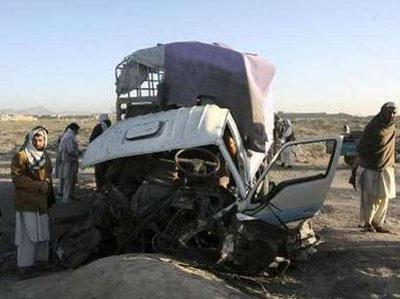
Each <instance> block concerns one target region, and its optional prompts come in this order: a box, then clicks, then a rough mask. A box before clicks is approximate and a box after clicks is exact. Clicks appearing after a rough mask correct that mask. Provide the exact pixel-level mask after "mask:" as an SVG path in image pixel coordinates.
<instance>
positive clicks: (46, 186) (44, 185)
mask: <svg viewBox="0 0 400 299" xmlns="http://www.w3.org/2000/svg"><path fill="white" fill-rule="evenodd" d="M49 186H50V184H49V183H48V182H47V181H43V182H40V185H39V193H41V194H46V193H47V192H48V191H49Z"/></svg>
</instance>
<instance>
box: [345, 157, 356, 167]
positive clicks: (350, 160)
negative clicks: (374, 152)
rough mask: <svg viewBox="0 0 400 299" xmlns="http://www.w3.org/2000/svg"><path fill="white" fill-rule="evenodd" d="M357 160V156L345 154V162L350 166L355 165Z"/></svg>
mask: <svg viewBox="0 0 400 299" xmlns="http://www.w3.org/2000/svg"><path fill="white" fill-rule="evenodd" d="M355 160H356V156H344V162H346V164H347V165H349V166H353V164H354V162H355Z"/></svg>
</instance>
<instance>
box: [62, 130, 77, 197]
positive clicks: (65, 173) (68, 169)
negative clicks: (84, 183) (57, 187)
mask: <svg viewBox="0 0 400 299" xmlns="http://www.w3.org/2000/svg"><path fill="white" fill-rule="evenodd" d="M79 129H80V127H79V125H78V124H76V123H71V124H69V125H68V129H67V130H66V131H65V133H64V134H63V136H62V137H61V140H60V144H59V146H58V149H57V157H58V158H57V163H58V164H57V177H58V178H60V183H61V182H62V183H63V192H62V201H63V202H69V201H70V200H71V199H72V196H73V194H74V189H75V185H76V183H77V181H78V169H79V156H80V154H81V151H80V150H79V145H78V141H77V139H76V135H77V134H78V133H79Z"/></svg>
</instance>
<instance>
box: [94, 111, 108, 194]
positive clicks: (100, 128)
mask: <svg viewBox="0 0 400 299" xmlns="http://www.w3.org/2000/svg"><path fill="white" fill-rule="evenodd" d="M110 126H111V121H110V119H109V118H108V115H107V114H106V113H103V114H100V115H99V123H98V124H97V125H96V126H95V127H94V128H93V131H92V134H91V135H90V137H89V143H90V142H92V141H93V140H95V139H96V138H97V137H98V136H100V135H101V134H103V133H104V131H106V130H107V129H108V128H109V127H110ZM106 170H107V163H99V164H96V165H95V166H94V176H95V180H96V192H103V191H104V190H105V182H106V180H105V173H106Z"/></svg>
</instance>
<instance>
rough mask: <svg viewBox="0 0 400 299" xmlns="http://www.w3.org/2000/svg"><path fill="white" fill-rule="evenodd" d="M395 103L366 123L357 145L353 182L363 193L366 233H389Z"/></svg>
mask: <svg viewBox="0 0 400 299" xmlns="http://www.w3.org/2000/svg"><path fill="white" fill-rule="evenodd" d="M396 112H397V108H396V105H395V103H393V102H387V103H385V104H384V105H383V106H382V107H381V110H380V112H379V113H378V114H377V115H376V116H375V117H374V118H373V119H372V120H371V121H370V122H369V123H368V124H367V126H366V127H365V129H364V132H363V135H362V136H361V139H360V141H359V143H358V146H357V155H358V157H357V161H356V165H355V166H354V167H355V168H354V171H353V176H352V178H351V179H350V183H352V184H353V185H354V187H355V188H356V189H357V188H358V187H359V189H360V191H361V203H360V225H361V226H362V227H363V228H364V230H365V231H369V232H380V233H388V232H389V231H388V230H387V229H385V228H383V224H384V222H385V218H386V214H387V208H388V203H389V199H391V198H394V197H395V196H396V190H395V174H394V165H395V139H396V128H395V115H396Z"/></svg>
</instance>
